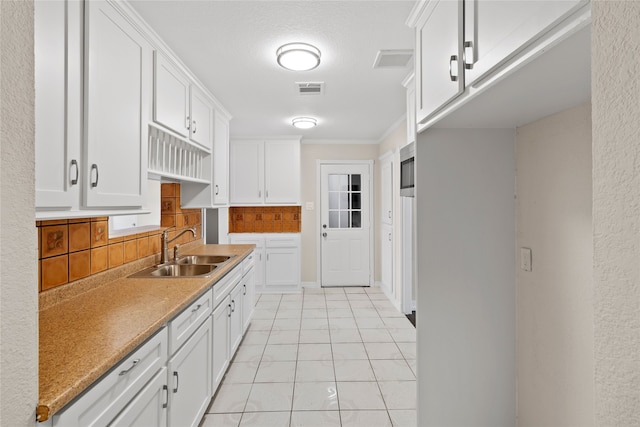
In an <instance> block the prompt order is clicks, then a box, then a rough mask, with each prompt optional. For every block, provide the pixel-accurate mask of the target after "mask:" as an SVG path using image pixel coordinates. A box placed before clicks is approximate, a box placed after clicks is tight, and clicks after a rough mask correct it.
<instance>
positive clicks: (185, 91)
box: [153, 51, 191, 137]
mask: <svg viewBox="0 0 640 427" xmlns="http://www.w3.org/2000/svg"><path fill="white" fill-rule="evenodd" d="M154 59H155V75H154V77H155V79H154V103H153V120H154V121H155V122H156V123H159V124H161V125H164V126H166V127H167V128H169V129H171V130H172V131H174V132H175V133H177V134H179V135H182V136H184V137H188V136H189V127H190V125H191V123H190V121H189V78H188V77H187V76H186V75H185V74H184V73H182V72H181V71H180V70H179V69H178V68H177V67H176V66H175V65H174V64H173V63H172V62H171V61H169V60H168V59H167V58H166V57H165V56H164V55H163V54H161V53H160V52H158V51H156V52H155V55H154Z"/></svg>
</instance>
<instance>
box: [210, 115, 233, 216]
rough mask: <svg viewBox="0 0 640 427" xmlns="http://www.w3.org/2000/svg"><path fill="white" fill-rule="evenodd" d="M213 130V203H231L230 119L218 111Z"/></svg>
mask: <svg viewBox="0 0 640 427" xmlns="http://www.w3.org/2000/svg"><path fill="white" fill-rule="evenodd" d="M213 128H214V131H213V135H214V136H213V182H212V183H211V185H212V186H213V188H212V191H213V204H214V205H226V204H228V203H229V120H228V119H227V118H225V117H222V116H221V115H220V114H218V113H216V115H215V121H214V127H213Z"/></svg>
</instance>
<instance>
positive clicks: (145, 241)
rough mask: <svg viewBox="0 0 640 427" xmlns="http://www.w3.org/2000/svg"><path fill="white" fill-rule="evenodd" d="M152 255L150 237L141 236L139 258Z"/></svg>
mask: <svg viewBox="0 0 640 427" xmlns="http://www.w3.org/2000/svg"><path fill="white" fill-rule="evenodd" d="M149 255H151V252H150V247H149V238H148V237H141V238H139V239H138V258H144V257H146V256H149Z"/></svg>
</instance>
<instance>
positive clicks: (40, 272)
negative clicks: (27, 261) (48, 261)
mask: <svg viewBox="0 0 640 427" xmlns="http://www.w3.org/2000/svg"><path fill="white" fill-rule="evenodd" d="M38 292H42V261H41V260H38Z"/></svg>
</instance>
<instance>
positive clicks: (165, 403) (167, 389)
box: [162, 385, 169, 409]
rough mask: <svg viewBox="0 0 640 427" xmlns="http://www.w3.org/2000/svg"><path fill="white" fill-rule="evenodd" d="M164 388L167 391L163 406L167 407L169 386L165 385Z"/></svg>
mask: <svg viewBox="0 0 640 427" xmlns="http://www.w3.org/2000/svg"><path fill="white" fill-rule="evenodd" d="M162 390H164V391H165V392H166V394H165V400H164V403H163V404H162V408H163V409H166V407H167V406H169V387H167V386H166V385H163V386H162Z"/></svg>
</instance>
